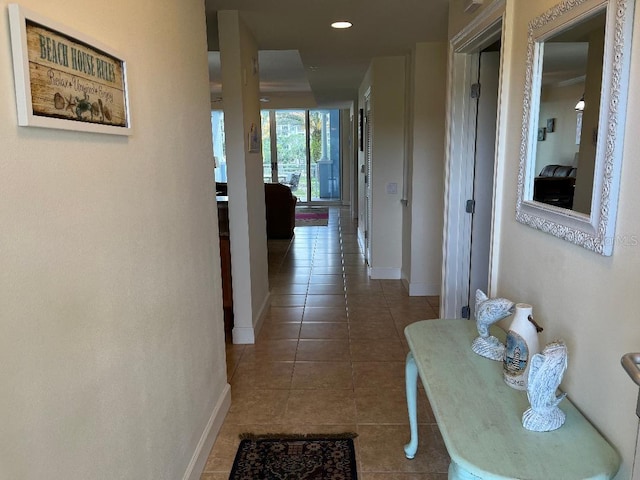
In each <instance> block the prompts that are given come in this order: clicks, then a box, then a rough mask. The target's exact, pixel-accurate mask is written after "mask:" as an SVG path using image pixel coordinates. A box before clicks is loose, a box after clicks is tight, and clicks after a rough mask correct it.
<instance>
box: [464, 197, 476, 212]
mask: <svg viewBox="0 0 640 480" xmlns="http://www.w3.org/2000/svg"><path fill="white" fill-rule="evenodd" d="M464 210H465V212H467V213H476V201H475V200H467V204H466V206H465V208H464Z"/></svg>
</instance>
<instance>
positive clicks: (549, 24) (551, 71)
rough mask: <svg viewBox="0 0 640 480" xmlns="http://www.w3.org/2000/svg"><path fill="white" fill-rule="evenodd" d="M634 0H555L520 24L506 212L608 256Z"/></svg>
mask: <svg viewBox="0 0 640 480" xmlns="http://www.w3.org/2000/svg"><path fill="white" fill-rule="evenodd" d="M633 10H634V0H564V1H563V2H561V3H559V4H558V5H556V6H555V7H553V8H551V9H550V10H548V11H546V12H544V13H543V14H542V15H540V16H539V17H536V18H535V19H533V20H532V21H531V22H530V23H529V30H528V48H527V69H526V77H525V93H524V103H523V105H524V110H523V116H522V141H521V145H520V170H519V172H518V197H517V201H516V219H517V220H518V221H519V222H521V223H524V224H527V225H529V226H531V227H533V228H536V229H539V230H542V231H544V232H547V233H550V234H552V235H555V236H556V237H559V238H562V239H564V240H567V241H569V242H571V243H574V244H576V245H580V246H582V247H584V248H586V249H589V250H592V251H594V252H596V253H599V254H601V255H611V254H612V252H613V245H614V243H615V220H616V211H617V202H618V189H619V183H620V171H621V162H622V146H623V135H624V124H625V113H626V107H627V90H628V79H629V63H630V58H629V57H630V52H631V28H632V21H633Z"/></svg>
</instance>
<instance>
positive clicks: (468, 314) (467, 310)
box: [461, 305, 471, 318]
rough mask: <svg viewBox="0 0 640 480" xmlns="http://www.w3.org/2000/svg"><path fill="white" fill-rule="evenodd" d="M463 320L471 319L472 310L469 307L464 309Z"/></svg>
mask: <svg viewBox="0 0 640 480" xmlns="http://www.w3.org/2000/svg"><path fill="white" fill-rule="evenodd" d="M461 313H462V318H471V309H470V308H469V305H466V306H464V307H462V312H461Z"/></svg>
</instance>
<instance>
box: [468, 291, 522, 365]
mask: <svg viewBox="0 0 640 480" xmlns="http://www.w3.org/2000/svg"><path fill="white" fill-rule="evenodd" d="M514 306H515V304H514V303H513V302H512V301H511V300H507V299H506V298H489V297H487V295H486V294H485V293H484V292H483V291H482V290H476V327H477V328H478V334H479V336H478V337H477V338H476V339H475V340H474V341H473V343H472V344H471V349H472V350H473V351H474V352H475V353H477V354H478V355H481V356H483V357H486V358H490V359H491V360H497V361H500V362H501V361H502V358H503V356H504V344H503V343H502V342H501V341H500V340H498V339H497V338H496V337H494V336H493V335H489V327H490V326H491V325H493V324H494V323H496V322H497V321H498V320H502V319H503V318H506V317H508V316H509V315H511V314H512V313H513V309H514Z"/></svg>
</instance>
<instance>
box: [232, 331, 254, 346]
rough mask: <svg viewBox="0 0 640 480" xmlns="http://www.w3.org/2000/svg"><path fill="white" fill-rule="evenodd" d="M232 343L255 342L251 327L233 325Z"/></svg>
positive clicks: (245, 343)
mask: <svg viewBox="0 0 640 480" xmlns="http://www.w3.org/2000/svg"><path fill="white" fill-rule="evenodd" d="M231 336H232V338H233V343H234V344H236V345H247V344H250V345H251V344H254V343H256V335H255V330H254V328H253V327H233V330H232V332H231Z"/></svg>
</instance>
